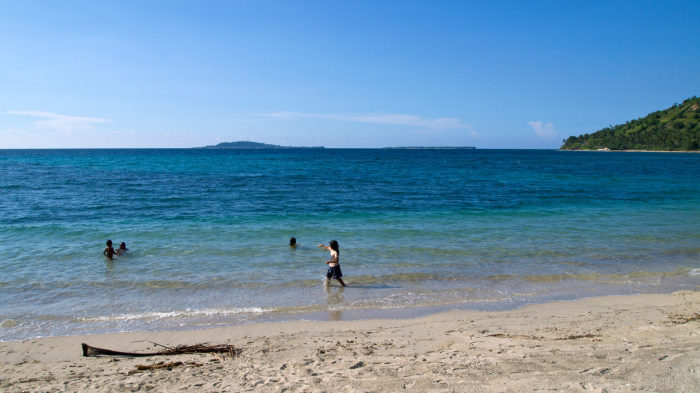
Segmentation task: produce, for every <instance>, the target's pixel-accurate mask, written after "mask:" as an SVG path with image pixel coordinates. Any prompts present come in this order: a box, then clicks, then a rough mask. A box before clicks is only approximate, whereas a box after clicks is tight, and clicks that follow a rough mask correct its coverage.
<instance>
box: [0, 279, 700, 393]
mask: <svg viewBox="0 0 700 393" xmlns="http://www.w3.org/2000/svg"><path fill="white" fill-rule="evenodd" d="M699 310H700V292H697V291H695V292H693V291H681V292H676V293H673V294H669V295H666V294H659V295H637V296H610V297H599V298H589V299H584V300H579V301H573V302H556V303H549V304H537V305H530V306H526V307H524V308H520V309H517V310H512V311H500V312H476V311H453V312H447V313H441V314H435V315H431V316H429V317H424V318H417V319H406V320H366V321H337V322H307V321H297V322H282V323H263V324H250V325H244V326H233V327H226V328H215V329H207V330H194V331H179V332H132V333H119V334H107V335H92V336H69V337H50V338H42V339H31V340H25V341H16V342H4V343H0V353H1V354H2V355H1V356H0V359H1V362H2V371H1V372H0V375H1V376H0V390H2V391H7V392H22V391H76V392H88V391H110V392H135V391H152V392H173V391H205V392H216V391H231V392H239V391H263V392H265V391H269V392H281V391H286V392H324V391H326V392H330V391H341V392H396V391H412V392H424V391H431V392H533V391H564V392H577V391H580V392H630V391H648V392H693V391H698V389H699V388H700V313H699ZM83 342H84V343H87V344H89V345H92V346H96V347H101V348H109V349H114V350H120V351H153V350H157V349H158V347H157V346H156V345H154V344H153V343H158V344H162V345H166V346H177V345H182V344H197V343H210V344H232V345H234V346H236V348H237V349H238V350H239V351H240V352H239V354H238V355H236V356H234V357H231V356H222V355H218V354H189V355H169V356H152V357H145V358H143V357H142V358H128V357H83V356H82V352H81V343H83ZM151 342H153V343H151ZM161 362H162V364H165V365H167V364H170V365H169V366H168V367H163V368H159V369H149V370H142V371H140V370H138V368H137V366H138V365H146V366H153V365H157V364H159V363H161Z"/></svg>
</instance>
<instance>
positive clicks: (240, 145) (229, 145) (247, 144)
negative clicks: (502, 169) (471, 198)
mask: <svg viewBox="0 0 700 393" xmlns="http://www.w3.org/2000/svg"><path fill="white" fill-rule="evenodd" d="M325 148H326V147H325V146H281V145H274V144H268V143H260V142H251V141H237V142H221V143H219V144H217V145H210V146H202V147H195V148H194V149H260V150H262V149H325ZM381 149H397V150H474V149H476V147H474V146H388V147H382V148H381Z"/></svg>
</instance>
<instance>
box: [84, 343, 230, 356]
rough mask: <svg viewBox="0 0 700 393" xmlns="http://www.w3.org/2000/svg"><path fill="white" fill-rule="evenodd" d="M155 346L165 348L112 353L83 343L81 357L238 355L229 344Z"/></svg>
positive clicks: (112, 351)
mask: <svg viewBox="0 0 700 393" xmlns="http://www.w3.org/2000/svg"><path fill="white" fill-rule="evenodd" d="M153 344H156V345H159V346H161V347H163V348H165V349H164V350H162V351H158V352H122V351H114V350H111V349H104V348H97V347H92V346H90V345H87V344H85V343H82V344H81V345H82V347H83V356H86V357H90V356H127V357H136V356H141V357H143V356H158V355H180V354H188V353H221V354H228V355H231V357H234V356H236V355H237V354H238V352H239V350H238V349H236V347H234V346H233V345H229V344H220V345H209V343H204V344H195V345H178V346H176V347H167V346H165V345H161V344H158V343H153Z"/></svg>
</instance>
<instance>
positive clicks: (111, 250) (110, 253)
mask: <svg viewBox="0 0 700 393" xmlns="http://www.w3.org/2000/svg"><path fill="white" fill-rule="evenodd" d="M114 254H115V252H114V248H113V247H112V241H111V240H107V247H105V250H104V251H102V255H104V256H106V257H107V258H108V259H114Z"/></svg>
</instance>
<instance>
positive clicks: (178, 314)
mask: <svg viewBox="0 0 700 393" xmlns="http://www.w3.org/2000/svg"><path fill="white" fill-rule="evenodd" d="M269 311H272V310H271V309H264V308H260V307H243V308H233V309H205V310H190V309H187V310H182V311H167V312H143V313H133V314H115V315H105V316H100V317H88V318H80V321H82V322H105V321H134V320H142V319H151V320H153V319H165V318H183V317H185V318H187V317H200V316H216V315H236V314H244V313H249V314H262V313H265V312H269Z"/></svg>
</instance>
